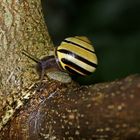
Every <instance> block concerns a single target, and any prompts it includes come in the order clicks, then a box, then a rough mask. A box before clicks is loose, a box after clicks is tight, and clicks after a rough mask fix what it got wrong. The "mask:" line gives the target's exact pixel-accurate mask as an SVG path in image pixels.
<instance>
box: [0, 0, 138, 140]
mask: <svg viewBox="0 0 140 140" xmlns="http://www.w3.org/2000/svg"><path fill="white" fill-rule="evenodd" d="M0 13H1V16H0V39H1V41H0V43H1V44H0V49H1V50H0V79H1V83H0V105H1V106H0V110H1V112H0V139H1V140H5V139H6V140H18V139H19V140H27V139H30V140H32V139H33V140H43V139H48V140H55V139H56V140H65V139H66V140H67V139H68V140H72V139H74V140H81V139H82V140H85V139H86V140H93V139H95V140H101V139H102V140H103V139H104V140H108V139H114V140H121V139H122V140H125V139H127V140H128V139H140V125H139V123H140V112H139V108H140V103H139V99H140V94H139V93H140V76H139V75H133V76H129V77H127V78H124V79H121V80H116V81H113V82H108V83H100V84H96V85H90V86H80V85H79V84H77V83H75V82H73V81H72V82H71V83H69V84H64V83H61V82H58V81H54V80H50V81H47V80H44V81H43V82H42V85H41V87H40V89H41V90H40V91H37V90H36V87H37V86H38V84H39V83H38V82H37V77H38V76H37V73H36V72H35V70H34V69H33V68H32V67H31V66H33V65H34V63H32V61H29V60H28V59H27V58H26V57H24V56H23V55H22V54H21V51H22V49H25V50H28V51H29V52H30V53H31V54H35V55H36V56H37V57H41V56H43V55H47V54H48V52H49V50H52V48H53V47H52V46H53V45H52V43H51V41H50V38H49V35H48V32H47V29H46V26H45V23H44V20H43V16H42V13H41V1H40V0H34V1H31V0H24V1H23V0H21V1H14V0H11V1H4V0H1V2H0Z"/></svg>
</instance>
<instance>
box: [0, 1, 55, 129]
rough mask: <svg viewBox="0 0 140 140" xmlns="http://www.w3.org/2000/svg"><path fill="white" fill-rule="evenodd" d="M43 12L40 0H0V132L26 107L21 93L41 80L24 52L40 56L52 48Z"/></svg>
mask: <svg viewBox="0 0 140 140" xmlns="http://www.w3.org/2000/svg"><path fill="white" fill-rule="evenodd" d="M41 10H42V9H41V1H40V0H33V1H31V0H20V1H19V0H17V1H15V0H9V1H5V0H0V110H1V113H0V120H1V121H0V130H1V128H2V127H3V125H5V124H6V123H7V122H8V120H9V119H10V118H11V117H12V116H13V114H14V112H15V110H16V109H15V108H17V109H18V108H20V107H21V106H22V105H23V102H22V101H21V100H22V98H23V97H24V96H25V95H22V93H23V92H21V91H22V90H25V89H28V87H30V86H31V85H32V84H33V83H34V82H35V81H37V78H38V75H37V74H36V72H35V69H34V68H33V67H32V66H33V65H34V63H32V61H30V60H28V58H26V57H24V56H23V55H22V53H21V52H22V49H25V50H27V51H28V52H29V53H31V54H33V55H36V56H37V57H40V56H43V55H47V54H48V51H49V50H52V49H53V45H52V43H51V40H50V37H49V35H48V32H47V28H46V25H45V23H44V19H43V16H42V11H41ZM28 98H29V96H28ZM15 103H16V106H14V107H11V105H12V104H15ZM6 112H7V113H6Z"/></svg>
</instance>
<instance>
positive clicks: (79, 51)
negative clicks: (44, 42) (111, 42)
mask: <svg viewBox="0 0 140 140" xmlns="http://www.w3.org/2000/svg"><path fill="white" fill-rule="evenodd" d="M55 57H56V61H57V63H58V65H59V67H60V68H61V69H62V70H64V71H67V72H68V73H70V74H74V75H77V74H78V75H83V76H85V75H90V74H91V73H93V72H94V71H95V70H96V67H97V63H98V61H97V56H96V54H95V50H94V47H93V45H92V44H91V42H90V40H89V39H88V38H87V37H85V36H75V37H69V38H66V39H65V40H63V41H62V43H61V44H60V46H58V47H57V48H56V50H55Z"/></svg>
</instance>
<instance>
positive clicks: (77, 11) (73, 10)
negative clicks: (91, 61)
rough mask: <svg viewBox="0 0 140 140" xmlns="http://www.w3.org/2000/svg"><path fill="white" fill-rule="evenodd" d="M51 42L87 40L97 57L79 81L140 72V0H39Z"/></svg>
mask: <svg viewBox="0 0 140 140" xmlns="http://www.w3.org/2000/svg"><path fill="white" fill-rule="evenodd" d="M42 5H43V12H44V17H45V20H46V24H47V27H48V30H49V33H50V35H51V38H52V40H53V42H54V44H55V45H56V46H57V45H59V44H60V42H61V41H62V40H63V39H64V38H66V37H69V36H75V35H85V36H87V37H89V38H90V39H91V41H92V42H93V45H94V46H95V49H96V52H97V56H98V59H99V66H98V68H97V71H96V72H95V73H93V75H91V76H88V77H86V78H85V77H84V78H78V79H77V78H76V79H77V80H78V81H79V80H80V81H82V83H83V84H91V83H96V82H103V81H111V80H115V79H118V78H123V77H125V76H127V75H130V74H135V73H140V62H139V61H140V0H133V1H132V0H86V1H82V0H42Z"/></svg>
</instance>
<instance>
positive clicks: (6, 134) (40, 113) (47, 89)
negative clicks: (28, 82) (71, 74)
mask: <svg viewBox="0 0 140 140" xmlns="http://www.w3.org/2000/svg"><path fill="white" fill-rule="evenodd" d="M32 89H34V88H33V87H32ZM139 100H140V76H139V75H134V76H129V77H126V78H125V79H122V80H116V81H113V82H110V83H101V84H96V85H94V86H93V85H92V86H79V85H78V84H75V83H71V84H61V83H59V82H56V81H52V82H49V83H48V82H45V81H44V83H43V85H42V91H40V92H38V93H36V94H35V96H34V98H32V99H31V100H30V101H28V102H27V103H26V104H25V106H24V107H23V108H22V109H20V110H19V112H17V113H16V116H15V117H14V118H13V119H12V121H11V122H9V124H7V125H6V126H5V127H4V128H3V130H2V131H1V139H6V138H8V139H9V140H15V139H20V140H24V139H25V140H26V139H31V140H40V139H42V140H43V139H50V140H55V139H56V140H62V139H64V140H65V139H66V140H67V139H68V140H72V139H74V140H81V139H83V140H93V139H95V140H96V139H97V140H101V139H104V140H108V139H113V140H126V139H127V140H128V139H130V140H131V139H135V140H136V139H140V111H139V108H140V101H139Z"/></svg>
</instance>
